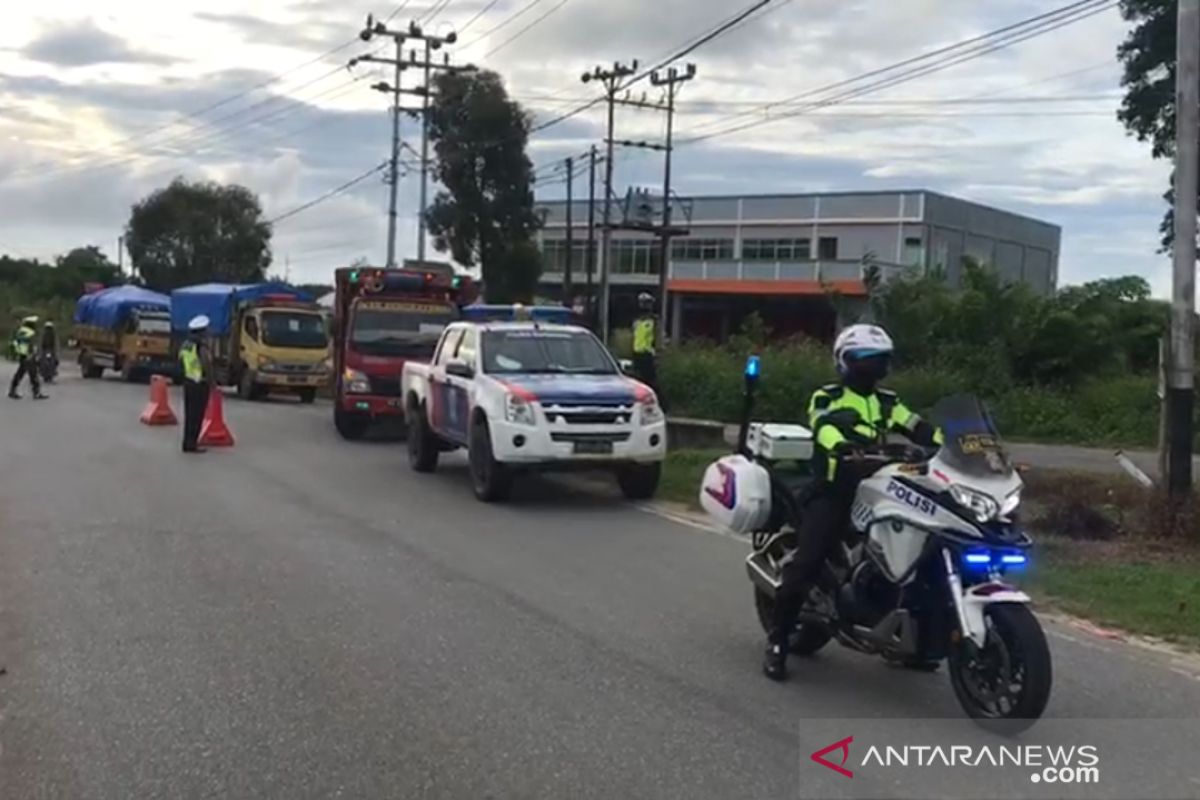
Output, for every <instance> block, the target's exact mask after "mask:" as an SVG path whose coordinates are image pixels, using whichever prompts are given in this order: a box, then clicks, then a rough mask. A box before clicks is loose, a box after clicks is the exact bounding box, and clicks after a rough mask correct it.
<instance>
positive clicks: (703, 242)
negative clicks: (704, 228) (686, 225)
mask: <svg viewBox="0 0 1200 800" xmlns="http://www.w3.org/2000/svg"><path fill="white" fill-rule="evenodd" d="M671 258H672V259H674V260H675V261H731V260H733V239H676V240H675V242H674V243H673V245H672V247H671Z"/></svg>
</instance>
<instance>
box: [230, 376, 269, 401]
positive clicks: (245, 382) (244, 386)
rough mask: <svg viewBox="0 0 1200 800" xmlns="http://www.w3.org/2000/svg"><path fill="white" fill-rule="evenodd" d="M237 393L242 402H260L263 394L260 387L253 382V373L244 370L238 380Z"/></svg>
mask: <svg viewBox="0 0 1200 800" xmlns="http://www.w3.org/2000/svg"><path fill="white" fill-rule="evenodd" d="M237 393H238V397H240V398H242V399H243V400H261V399H262V396H263V395H264V394H265V392H263V390H262V387H261V386H259V385H258V384H256V383H255V382H254V373H253V372H251V371H250V370H244V371H243V372H242V375H241V377H240V378H238V385H237Z"/></svg>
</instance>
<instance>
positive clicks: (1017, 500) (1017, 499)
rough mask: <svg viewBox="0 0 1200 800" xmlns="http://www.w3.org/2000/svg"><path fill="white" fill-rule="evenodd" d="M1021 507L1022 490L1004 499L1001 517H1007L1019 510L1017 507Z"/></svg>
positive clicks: (1001, 505) (1001, 506)
mask: <svg viewBox="0 0 1200 800" xmlns="http://www.w3.org/2000/svg"><path fill="white" fill-rule="evenodd" d="M1019 505H1021V490H1020V489H1017V490H1015V491H1013V493H1012V494H1010V495H1009V496H1008V497H1006V498H1004V502H1003V503H1001V504H1000V516H1001V517H1007V516H1008V515H1009V514H1011V513H1013V512H1014V511H1016V510H1017V506H1019Z"/></svg>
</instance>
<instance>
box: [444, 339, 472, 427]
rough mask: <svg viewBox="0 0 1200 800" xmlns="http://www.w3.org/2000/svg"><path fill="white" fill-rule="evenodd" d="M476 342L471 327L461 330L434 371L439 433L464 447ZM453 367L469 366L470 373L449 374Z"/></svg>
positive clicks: (469, 410)
mask: <svg viewBox="0 0 1200 800" xmlns="http://www.w3.org/2000/svg"><path fill="white" fill-rule="evenodd" d="M477 342H478V332H477V331H476V330H475V329H474V328H465V329H464V330H463V334H462V338H461V339H459V340H458V342H457V344H456V347H455V348H454V352H453V353H452V354H451V355H450V357H449V359H448V360H447V362H446V365H445V366H443V367H442V368H441V369H439V370H438V380H439V381H441V386H442V389H441V397H440V398H439V400H440V405H441V408H440V409H439V411H440V413H441V415H442V421H443V423H442V424H443V429H442V430H441V431H440V433H441V435H442V436H444V437H445V438H446V439H449V440H450V441H452V442H455V443H457V444H466V443H467V436H468V434H469V433H470V427H471V426H470V419H471V388H472V385H473V382H474V367H475V351H476V349H477V347H478V345H477ZM453 366H466V367H469V368H470V373H469V374H466V375H462V374H459V375H454V374H451V369H452V368H453Z"/></svg>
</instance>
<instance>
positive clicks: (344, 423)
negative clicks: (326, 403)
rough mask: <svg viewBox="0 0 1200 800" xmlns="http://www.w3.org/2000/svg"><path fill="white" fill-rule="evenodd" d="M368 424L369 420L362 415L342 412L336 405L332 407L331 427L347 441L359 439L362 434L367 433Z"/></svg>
mask: <svg viewBox="0 0 1200 800" xmlns="http://www.w3.org/2000/svg"><path fill="white" fill-rule="evenodd" d="M369 423H370V420H369V419H367V417H365V416H363V415H362V414H355V413H353V412H351V411H343V410H342V409H340V408H338V407H337V406H336V405H335V406H334V407H333V426H334V427H335V428H337V432H338V433H340V434H341V435H342V438H343V439H346V440H347V441H355V440H356V439H361V438H362V437H363V434H365V433H366V432H367V425H368V424H369Z"/></svg>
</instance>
